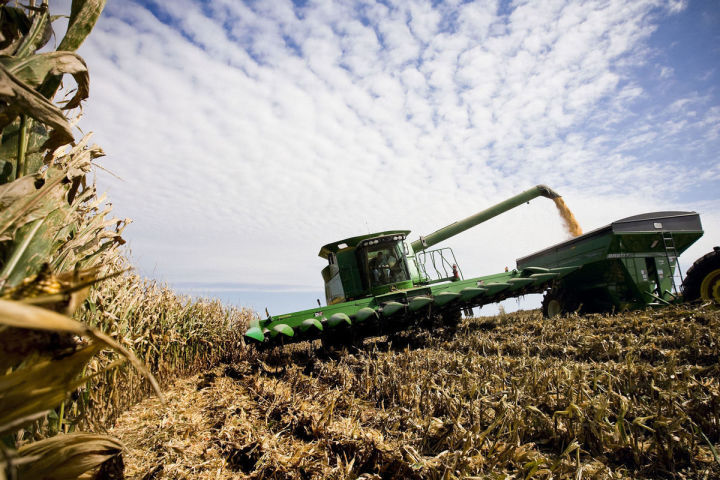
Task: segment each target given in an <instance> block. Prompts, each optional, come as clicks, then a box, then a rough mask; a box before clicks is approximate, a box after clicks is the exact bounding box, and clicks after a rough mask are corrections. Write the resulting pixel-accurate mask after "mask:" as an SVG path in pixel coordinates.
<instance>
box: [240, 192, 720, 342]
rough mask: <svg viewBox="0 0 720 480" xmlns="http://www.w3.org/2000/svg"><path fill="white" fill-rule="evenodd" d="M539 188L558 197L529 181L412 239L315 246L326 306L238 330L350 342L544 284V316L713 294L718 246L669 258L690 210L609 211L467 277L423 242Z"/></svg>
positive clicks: (253, 335)
mask: <svg viewBox="0 0 720 480" xmlns="http://www.w3.org/2000/svg"><path fill="white" fill-rule="evenodd" d="M539 196H543V197H546V198H550V199H555V198H559V195H558V194H557V193H555V192H554V191H553V190H552V189H550V188H548V187H546V186H544V185H537V186H536V187H534V188H531V189H529V190H526V191H524V192H522V193H520V194H519V195H516V196H514V197H511V198H509V199H507V200H505V201H503V202H500V203H498V204H497V205H494V206H492V207H490V208H488V209H486V210H483V211H481V212H478V213H476V214H475V215H472V216H470V217H468V218H466V219H464V220H461V221H458V222H455V223H452V224H450V225H448V226H446V227H443V228H441V229H439V230H437V231H436V232H434V233H432V234H430V235H427V236H425V237H422V236H421V237H420V238H419V239H418V240H415V241H409V240H408V234H409V233H410V231H409V230H391V231H386V232H379V233H373V234H368V235H361V236H357V237H351V238H346V239H343V240H338V241H336V242H332V243H328V244H327V245H325V246H323V247H322V248H321V249H320V253H319V256H320V257H322V258H324V259H326V260H327V262H328V264H327V266H326V267H325V268H323V270H322V277H323V280H324V281H325V296H326V300H327V305H326V306H324V307H322V306H320V307H318V308H313V309H309V310H302V311H299V312H294V313H287V314H284V315H274V316H272V315H269V316H268V317H267V318H265V319H259V318H256V319H255V320H254V321H253V323H252V324H251V325H250V328H249V329H248V330H247V332H245V335H246V336H247V337H248V338H249V339H252V340H253V341H255V342H258V343H259V344H260V345H274V344H279V343H291V342H297V341H303V340H312V339H317V338H320V339H321V340H322V341H323V344H324V345H333V344H345V343H352V342H354V341H355V340H357V339H362V338H364V337H368V336H374V335H384V334H388V333H392V332H396V331H400V330H404V329H407V328H409V327H411V326H414V325H428V326H431V325H433V322H438V321H439V322H442V324H443V325H445V326H449V327H453V326H455V325H456V324H457V323H458V322H459V320H460V318H461V316H462V313H463V312H467V313H468V314H469V313H470V312H471V309H472V308H474V307H481V306H483V305H487V304H490V303H496V302H499V301H501V300H504V299H506V298H513V297H519V296H522V295H527V294H530V293H543V292H547V293H546V295H545V298H544V301H543V313H544V314H545V315H546V316H554V315H558V314H562V313H566V312H573V311H583V312H585V311H587V312H590V311H602V312H607V311H618V310H625V309H631V308H643V307H646V306H655V305H666V304H669V303H675V302H679V301H681V300H682V298H683V295H682V294H681V290H682V292H683V293H684V294H685V295H684V296H685V299H695V298H705V299H710V300H713V299H714V300H715V301H720V248H717V247H716V248H715V251H713V252H710V253H709V254H708V255H706V256H705V257H703V258H701V259H700V260H698V262H695V265H693V267H692V268H691V269H689V270H688V274H687V276H686V278H685V281H684V282H681V280H680V278H679V277H680V269H679V266H678V265H677V257H678V256H679V255H680V254H681V253H682V252H683V251H685V250H686V249H687V248H688V247H689V246H690V245H692V244H693V243H694V242H695V241H696V240H697V239H698V238H700V237H701V236H702V234H703V230H702V226H701V224H700V217H699V215H698V214H697V213H695V212H657V213H647V214H644V215H637V216H634V217H629V218H626V219H623V220H618V221H616V222H613V223H612V224H610V225H608V226H606V227H603V228H600V229H597V230H594V231H592V232H589V233H587V234H585V235H581V236H578V237H576V238H573V239H571V240H568V241H566V242H563V243H560V244H558V245H555V246H553V247H550V248H548V249H546V250H543V251H540V252H538V253H535V254H533V255H529V256H527V257H523V258H521V259H519V260H518V261H517V268H515V269H513V270H510V271H506V272H502V273H497V274H494V275H487V276H482V277H474V278H470V279H465V278H464V277H463V275H462V272H461V270H460V268H459V266H458V263H457V261H456V259H455V255H454V254H453V252H452V250H451V249H450V248H447V247H444V248H437V249H432V250H431V249H430V247H433V246H434V245H436V244H438V243H440V242H442V241H443V240H446V239H448V238H450V237H452V236H455V235H457V234H459V233H462V232H464V231H465V230H467V229H469V228H472V227H474V226H476V225H478V224H480V223H482V222H485V221H487V220H489V219H491V218H493V217H495V216H497V215H500V214H501V213H504V212H507V211H508V210H511V209H513V208H515V207H517V206H519V205H522V204H523V203H526V202H529V201H530V200H532V199H534V198H536V197H539ZM681 284H682V285H681Z"/></svg>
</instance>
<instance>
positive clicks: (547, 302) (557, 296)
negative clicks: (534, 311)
mask: <svg viewBox="0 0 720 480" xmlns="http://www.w3.org/2000/svg"><path fill="white" fill-rule="evenodd" d="M578 307H579V304H578V302H577V301H576V300H575V299H574V298H572V296H571V295H569V294H568V293H567V292H565V291H564V290H563V289H561V288H557V287H555V288H551V289H550V290H548V291H547V292H546V293H545V296H544V297H543V302H542V313H543V317H545V318H552V317H556V316H558V315H567V314H568V313H573V312H575V311H576V310H577V309H578Z"/></svg>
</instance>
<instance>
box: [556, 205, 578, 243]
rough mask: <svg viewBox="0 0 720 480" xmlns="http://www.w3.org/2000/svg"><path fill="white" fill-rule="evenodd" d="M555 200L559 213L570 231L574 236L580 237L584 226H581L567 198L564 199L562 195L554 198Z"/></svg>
mask: <svg viewBox="0 0 720 480" xmlns="http://www.w3.org/2000/svg"><path fill="white" fill-rule="evenodd" d="M553 202H555V206H556V207H557V210H558V213H559V214H560V217H561V218H562V220H563V224H564V225H565V229H566V230H567V231H568V233H569V234H570V235H572V236H573V237H579V236H580V235H582V233H583V232H582V228H581V227H580V224H579V223H578V221H577V219H575V215H573V213H572V211H571V210H570V208H569V207H568V206H567V204H566V203H565V200H563V199H562V197H555V198H553Z"/></svg>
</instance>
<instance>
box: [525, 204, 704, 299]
mask: <svg viewBox="0 0 720 480" xmlns="http://www.w3.org/2000/svg"><path fill="white" fill-rule="evenodd" d="M702 235H703V230H702V225H701V223H700V217H699V215H698V214H697V213H695V212H674V211H673V212H652V213H645V214H642V215H635V216H632V217H627V218H624V219H621V220H618V221H616V222H613V223H611V224H610V225H607V226H605V227H602V228H598V229H596V230H593V231H591V232H588V233H586V234H584V235H581V236H579V237H576V238H574V239H571V240H568V241H566V242H563V243H560V244H557V245H554V246H552V247H550V248H546V249H545V250H541V251H539V252H537V253H534V254H532V255H529V256H527V257H523V258H520V259H518V260H517V266H518V269H519V270H523V271H525V270H528V271H530V270H532V269H538V268H553V267H554V268H557V267H564V266H574V267H575V268H577V270H576V271H575V272H572V273H571V274H569V275H567V276H566V277H564V279H563V280H562V281H560V283H559V285H560V288H562V289H563V290H564V291H565V292H566V293H567V294H570V295H573V296H574V297H575V298H576V299H577V301H578V302H579V303H582V304H583V305H584V310H585V311H608V310H612V309H625V308H642V307H644V306H646V305H651V304H656V303H660V304H663V303H668V302H671V301H675V300H676V295H675V294H674V293H673V292H672V290H673V280H672V277H673V274H674V272H675V269H676V268H677V256H679V255H680V254H681V253H682V252H684V251H685V250H687V248H688V247H690V245H692V244H693V243H694V242H695V241H697V239H699V238H700V237H701V236H702ZM539 273H541V272H539Z"/></svg>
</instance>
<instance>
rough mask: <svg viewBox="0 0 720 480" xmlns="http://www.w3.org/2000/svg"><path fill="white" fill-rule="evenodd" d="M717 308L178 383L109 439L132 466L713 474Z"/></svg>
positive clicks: (432, 339) (399, 346) (520, 317)
mask: <svg viewBox="0 0 720 480" xmlns="http://www.w3.org/2000/svg"><path fill="white" fill-rule="evenodd" d="M719 326H720V312H718V311H713V310H705V309H693V308H688V307H680V308H669V309H664V310H660V311H647V312H640V313H634V314H623V315H618V316H600V315H590V316H585V317H578V316H570V317H566V318H560V319H553V320H547V319H543V318H542V317H541V316H540V315H539V314H538V313H537V312H520V313H517V314H512V315H503V316H499V317H494V318H490V319H488V318H485V319H469V320H466V321H465V322H463V323H462V324H461V326H460V327H459V329H458V330H457V331H456V332H455V334H454V335H453V334H451V332H445V331H434V332H432V333H431V332H428V331H415V332H410V333H403V334H400V335H398V336H395V337H391V338H389V339H387V338H378V339H370V340H366V342H365V344H364V346H363V348H362V349H359V350H358V349H351V350H333V351H324V350H317V349H316V348H317V344H316V345H315V346H314V347H316V348H315V349H313V348H311V347H310V346H309V345H307V344H299V345H295V346H288V347H285V348H283V349H276V350H273V351H270V352H263V353H262V354H256V353H254V352H252V351H248V352H247V356H246V358H244V359H242V360H240V361H237V362H235V363H233V364H232V365H224V366H220V367H216V368H215V369H213V370H211V371H210V372H208V373H206V374H204V375H203V376H195V377H191V378H189V379H186V380H184V381H182V382H181V383H180V384H178V385H177V386H176V387H175V388H174V389H173V390H172V391H171V392H170V394H169V395H168V397H169V399H170V400H169V405H168V407H166V408H164V409H162V408H160V407H159V406H158V405H157V403H156V401H154V400H150V401H146V402H144V403H142V404H140V405H139V406H138V407H136V408H135V409H132V410H130V411H129V412H128V413H127V414H125V415H124V416H123V417H122V418H121V419H120V422H119V423H118V425H117V426H116V428H115V429H114V430H113V434H115V435H117V436H118V437H120V438H121V439H123V440H124V441H125V443H126V445H128V447H129V451H128V454H127V455H126V463H127V473H128V475H129V476H131V477H133V476H134V478H148V479H149V478H231V477H233V478H238V477H239V478H358V477H362V478H468V477H472V476H479V477H482V478H485V477H487V476H491V477H493V476H495V475H500V476H501V477H502V476H503V475H510V476H511V477H512V478H527V477H531V478H550V477H571V476H572V477H576V476H577V475H578V474H581V475H582V477H584V478H618V477H623V476H624V477H628V476H630V477H652V478H655V477H659V476H660V477H662V476H673V475H676V476H678V477H685V478H713V477H714V476H717V475H719V474H720V469H719V468H718V466H719V465H718V458H717V445H718V443H719V442H720V427H719V423H718V422H719V419H720V402H719V400H718V398H719V397H718V392H719V390H718V355H719V354H720V347H719V346H718V333H717V332H718V327H719Z"/></svg>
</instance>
